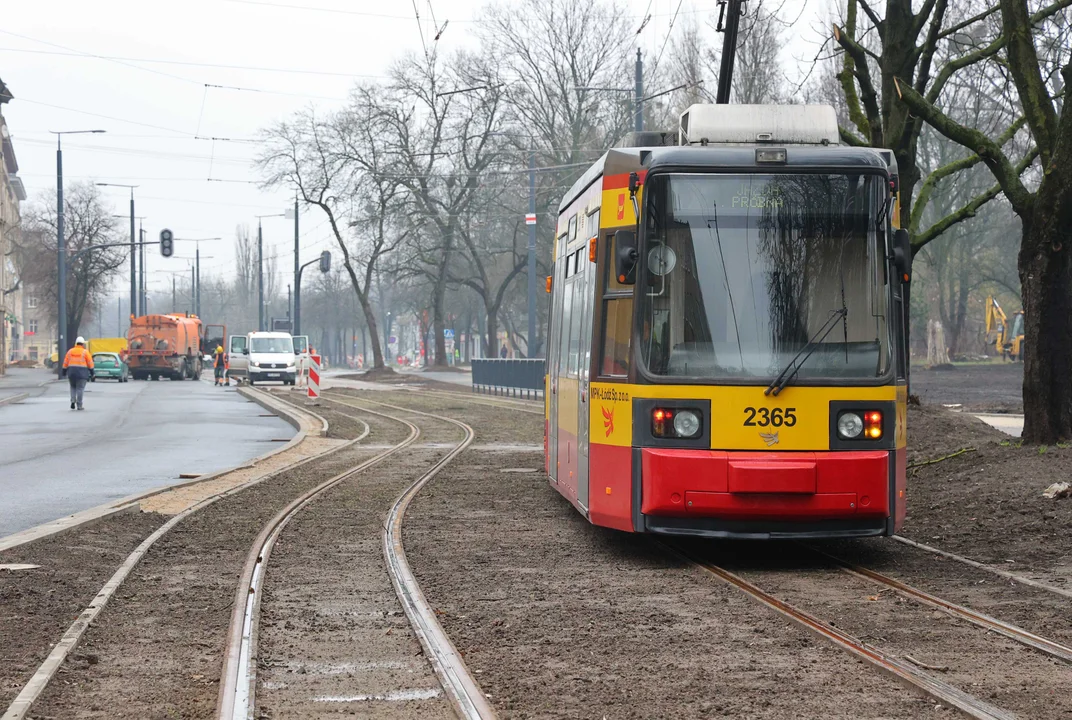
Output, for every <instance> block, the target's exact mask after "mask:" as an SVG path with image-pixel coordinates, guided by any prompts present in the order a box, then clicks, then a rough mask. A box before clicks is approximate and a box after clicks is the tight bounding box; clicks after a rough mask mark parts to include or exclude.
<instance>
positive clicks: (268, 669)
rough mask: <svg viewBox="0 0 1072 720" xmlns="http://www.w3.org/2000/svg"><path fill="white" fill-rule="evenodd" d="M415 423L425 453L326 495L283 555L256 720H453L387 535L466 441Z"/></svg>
mask: <svg viewBox="0 0 1072 720" xmlns="http://www.w3.org/2000/svg"><path fill="white" fill-rule="evenodd" d="M403 417H406V415H403ZM408 419H410V420H411V422H414V423H415V424H417V425H418V426H419V427H420V428H421V438H420V440H419V441H418V443H417V444H416V445H415V446H410V447H409V448H407V449H406V450H405V451H403V453H402V454H401V455H400V456H398V459H394V458H392V459H391V460H390V461H388V462H387V463H385V464H383V465H379V466H377V467H374V468H371V469H369V470H367V471H365V472H363V473H361V474H360V475H359V476H357V477H355V478H353V479H351V480H347V481H346V482H344V483H340V484H339V485H338V486H336V487H334V488H332V489H331V490H329V491H327V492H325V493H324V494H323V495H322V496H321V497H320V498H318V499H317V500H316V501H315V502H314V503H313V504H312V505H311V506H309V507H308V508H306V509H305V510H303V511H302V512H301V513H300V514H299V515H298V516H296V517H295V518H294V519H293V520H292V521H291V522H290V523H289V524H288V525H287V527H286V529H285V530H284V532H283V534H282V535H281V537H280V540H279V542H278V544H277V545H276V547H275V549H274V550H273V551H272V555H271V558H270V559H269V563H268V569H267V575H266V584H265V593H264V598H263V601H262V606H261V626H260V638H259V648H260V650H259V652H260V656H259V658H258V666H259V670H258V693H257V717H261V718H279V717H303V718H307V717H324V716H335V715H337V714H339V713H343V714H347V715H359V716H362V717H368V716H375V717H377V718H452V717H454V714H453V710H452V709H451V706H450V704H449V702H448V701H447V700H446V699H445V698H444V697H443V694H442V689H441V687H440V684H439V681H438V679H437V678H436V676H435V673H434V672H433V671H432V667H431V665H430V664H429V663H428V662H427V660H426V659H425V657H424V656H423V654H422V650H421V646H420V643H419V642H418V640H417V639H416V637H415V636H414V635H413V633H412V631H411V630H410V626H409V622H408V621H407V619H406V616H405V614H404V612H403V610H402V605H401V604H400V603H399V601H398V599H397V597H396V595H395V592H394V588H393V586H392V585H391V580H390V576H389V575H388V573H387V568H386V566H385V564H384V559H383V540H382V534H383V523H384V522H385V520H386V517H387V513H388V511H389V509H390V508H391V506H392V505H393V504H394V502H395V500H396V499H397V498H398V496H399V495H401V494H402V492H403V491H404V490H405V489H406V488H407V487H408V486H409V485H410V484H411V483H412V482H413V481H415V480H416V479H417V478H418V477H420V476H421V475H422V474H423V473H424V472H426V471H427V470H428V469H429V468H430V467H431V466H432V465H433V464H435V462H437V461H438V460H439V459H440V458H442V457H443V455H444V454H445V453H446V452H447V451H448V449H449V448H450V447H453V446H454V445H455V444H457V443H458V442H460V441H461V440H462V439H463V438H464V434H463V432H462V431H461V430H460V429H459V428H457V427H455V426H453V425H450V424H448V423H445V422H443V421H438V420H431V419H428V418H424V417H420V416H414V415H410V416H408Z"/></svg>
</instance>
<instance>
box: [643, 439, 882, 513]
mask: <svg viewBox="0 0 1072 720" xmlns="http://www.w3.org/2000/svg"><path fill="white" fill-rule="evenodd" d="M890 456H891V453H890V451H887V450H869V451H860V452H852V451H842V452H762V453H751V452H724V451H718V450H662V449H657V448H644V449H643V450H642V451H641V484H642V492H641V498H642V501H641V508H640V511H641V513H643V514H644V515H645V516H659V517H666V518H697V519H700V518H716V519H724V520H746V521H751V520H768V521H788V522H794V521H796V522H799V521H804V522H811V521H821V520H851V519H861V520H862V519H865V518H873V519H879V518H886V517H889V515H890V482H891V477H892V473H891V471H890Z"/></svg>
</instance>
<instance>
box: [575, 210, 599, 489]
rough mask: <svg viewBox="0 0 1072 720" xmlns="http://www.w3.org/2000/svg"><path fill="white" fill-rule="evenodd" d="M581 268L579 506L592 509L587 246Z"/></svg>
mask: <svg viewBox="0 0 1072 720" xmlns="http://www.w3.org/2000/svg"><path fill="white" fill-rule="evenodd" d="M581 230H582V237H589V236H591V237H593V238H594V237H598V235H599V211H598V210H597V211H596V212H595V213H593V214H592V215H590V216H589V217H588V218H587V222H585V223H584V226H583V227H582V228H581ZM580 262H581V263H582V264H583V269H582V268H578V278H577V285H578V297H579V298H580V302H581V305H582V311H581V328H580V333H579V335H580V338H579V340H580V342H579V345H578V352H579V357H578V364H579V367H578V372H577V383H578V388H577V389H578V391H579V392H578V404H577V503H578V504H579V505H580V506H581V507H583V508H585V509H587V508H588V428H589V409H590V408H591V406H592V403H591V402H590V399H589V397H588V381H589V377H590V374H591V368H592V322H593V312H592V309H593V307H594V306H595V289H596V284H597V283H596V265H595V263H593V262H590V261H589V255H588V247H587V243H586V244H585V247H583V248H582V249H581V258H580Z"/></svg>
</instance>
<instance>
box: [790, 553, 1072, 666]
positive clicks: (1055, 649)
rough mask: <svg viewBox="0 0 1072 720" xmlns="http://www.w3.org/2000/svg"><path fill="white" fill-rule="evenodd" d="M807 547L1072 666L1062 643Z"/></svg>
mask: <svg viewBox="0 0 1072 720" xmlns="http://www.w3.org/2000/svg"><path fill="white" fill-rule="evenodd" d="M808 547H809V549H810V550H812V551H813V552H816V553H818V554H820V555H823V556H825V557H827V558H829V559H830V560H832V561H834V562H835V563H837V564H838V565H839V566H840V568H841V570H842V571H844V572H846V573H848V574H850V575H855V576H856V577H860V578H863V579H865V580H870V581H872V582H874V583H876V584H878V585H882V586H885V587H888V588H890V589H891V590H895V591H897V592H899V593H901V594H902V595H904V596H905V597H907V598H910V599H912V600H918V601H919V602H922V603H926V604H927V605H930V606H932V607H936V608H938V609H939V610H942V611H943V612H946V613H948V614H950V615H952V616H953V617H956V618H959V619H961V620H964V621H966V622H969V623H971V624H973V625H976V626H978V627H981V628H983V629H984V630H992V631H993V632H996V633H998V634H999V635H1004V636H1005V637H1007V638H1009V639H1011V640H1015V641H1016V642H1018V643H1021V644H1023V645H1027V646H1028V647H1031V648H1034V649H1035V650H1039V651H1040V652H1044V653H1046V654H1047V655H1050V656H1051V657H1055V658H1057V659H1059V660H1063V661H1064V662H1066V663H1072V648H1070V647H1068V646H1067V645H1062V644H1061V643H1059V642H1056V641H1054V640H1050V639H1048V638H1045V637H1042V636H1041V635H1036V634H1034V633H1032V632H1029V631H1027V630H1024V629H1023V628H1021V627H1018V626H1016V625H1013V624H1011V623H1007V622H1004V621H1002V620H998V619H997V618H993V617H990V616H989V615H986V614H984V613H981V612H978V611H976V610H972V609H971V608H969V607H965V606H963V605H958V604H956V603H953V602H950V601H949V600H944V599H942V598H940V597H938V596H937V595H932V594H930V593H928V592H926V591H924V590H920V589H919V588H915V587H912V586H911V585H908V584H907V583H903V582H901V581H900V580H896V579H894V578H891V577H890V576H888V575H883V574H882V573H880V572H876V571H875V570H869V569H868V568H865V567H861V566H859V565H856V564H854V563H850V562H848V561H847V560H842V559H841V558H839V557H837V556H835V555H831V554H830V553H828V552H825V551H823V550H819V549H818V548H813V547H810V546H808Z"/></svg>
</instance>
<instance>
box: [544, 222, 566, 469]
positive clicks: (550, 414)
mask: <svg viewBox="0 0 1072 720" xmlns="http://www.w3.org/2000/svg"><path fill="white" fill-rule="evenodd" d="M556 245H557V249H558V250H559V251H560V252H561V253H563V254H564V253H565V249H566V236H565V234H563V235H562V237H560V238H559V239H558V243H556ZM564 266H565V260H564V259H562V258H560V257H559V258H555V264H554V268H553V273H554V274H553V280H552V286H551V289H552V295H551V305H552V307H551V318H552V319H551V326H550V331H549V332H548V335H547V384H548V386H549V388H548V395H547V474H548V475H549V476H550V478H551V479H552V480H554V481H555V482H556V483H557V482H558V476H559V473H558V470H559V465H558V456H559V453H558V450H559V447H558V396H559V391H560V389H559V384H560V382H559V381H560V375H561V370H560V368H559V363H558V360H559V356H560V354H561V348H562V302H563V301H562V299H563V297H564V295H565V282H566V273H565V270H564Z"/></svg>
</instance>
